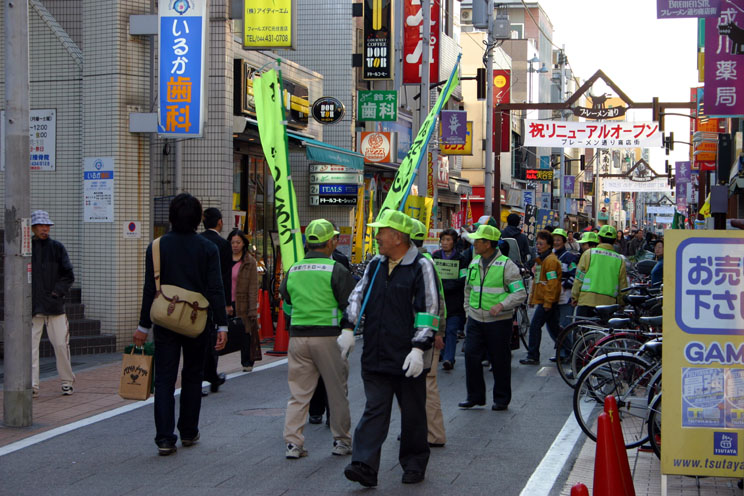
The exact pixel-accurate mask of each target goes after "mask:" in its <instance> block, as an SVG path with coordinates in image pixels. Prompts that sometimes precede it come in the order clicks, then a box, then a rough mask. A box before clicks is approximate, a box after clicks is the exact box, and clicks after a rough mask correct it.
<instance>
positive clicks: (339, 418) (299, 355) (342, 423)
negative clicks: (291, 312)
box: [284, 336, 351, 446]
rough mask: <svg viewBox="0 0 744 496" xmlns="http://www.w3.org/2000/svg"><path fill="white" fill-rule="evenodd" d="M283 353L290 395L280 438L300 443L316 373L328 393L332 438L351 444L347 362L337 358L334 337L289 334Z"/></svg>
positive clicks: (339, 356) (315, 383) (301, 444)
mask: <svg viewBox="0 0 744 496" xmlns="http://www.w3.org/2000/svg"><path fill="white" fill-rule="evenodd" d="M287 355H288V363H289V372H288V379H289V392H290V394H291V397H290V399H289V402H288V403H287V415H286V417H285V418H284V441H285V442H287V443H292V444H296V445H297V446H303V445H304V443H305V436H303V435H302V431H303V429H304V428H305V422H307V412H308V409H309V408H310V399H311V398H312V397H313V393H314V392H315V388H316V387H317V385H318V375H320V377H322V378H323V383H324V384H325V388H326V393H327V395H328V409H329V410H330V412H329V414H330V417H331V434H333V439H335V440H337V441H341V442H343V443H346V444H347V445H349V446H351V415H350V413H349V399H348V397H347V388H346V381H347V379H348V377H349V362H348V361H347V360H344V359H343V358H341V351H340V350H339V349H338V344H336V337H335V336H321V337H291V338H289V350H288V352H287Z"/></svg>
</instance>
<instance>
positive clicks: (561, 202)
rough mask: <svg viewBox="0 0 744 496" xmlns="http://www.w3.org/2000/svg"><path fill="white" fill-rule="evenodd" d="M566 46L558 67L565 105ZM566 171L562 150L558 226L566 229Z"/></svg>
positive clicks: (561, 53) (562, 117)
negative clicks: (564, 177)
mask: <svg viewBox="0 0 744 496" xmlns="http://www.w3.org/2000/svg"><path fill="white" fill-rule="evenodd" d="M565 49H566V45H563V46H562V47H561V51H560V52H558V67H559V68H560V71H561V95H560V102H561V103H563V101H564V100H565V96H566V54H565ZM564 112H565V111H564V110H561V120H562V121H564V120H566V115H565V114H564ZM565 171H566V153H565V151H564V150H563V149H561V164H560V170H559V171H558V191H559V193H558V195H559V196H558V225H559V226H561V227H562V228H565V227H566V224H565V216H566V203H565V198H564V194H563V193H564V184H563V176H564V174H565Z"/></svg>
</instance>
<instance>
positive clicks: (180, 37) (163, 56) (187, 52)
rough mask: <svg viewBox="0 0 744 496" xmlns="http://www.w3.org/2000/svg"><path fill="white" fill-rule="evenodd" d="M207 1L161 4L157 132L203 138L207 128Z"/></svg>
mask: <svg viewBox="0 0 744 496" xmlns="http://www.w3.org/2000/svg"><path fill="white" fill-rule="evenodd" d="M208 10H209V9H208V7H207V0H191V1H189V2H167V1H161V2H159V6H158V54H159V56H158V59H159V61H160V62H159V65H158V81H159V91H158V134H160V135H161V136H171V137H173V136H188V137H192V138H193V137H201V136H202V134H203V131H204V129H203V128H204V114H205V101H206V99H205V97H204V88H205V75H206V70H205V67H204V57H205V49H206V34H205V32H206V26H207V24H206V19H207V13H208Z"/></svg>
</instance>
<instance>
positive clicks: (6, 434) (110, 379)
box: [0, 350, 744, 496]
mask: <svg viewBox="0 0 744 496" xmlns="http://www.w3.org/2000/svg"><path fill="white" fill-rule="evenodd" d="M264 351H266V350H264ZM109 357H110V360H112V362H111V363H101V364H97V365H94V366H93V367H90V368H86V369H84V370H80V371H76V381H75V394H74V395H72V396H63V395H61V392H60V390H59V387H60V382H59V379H58V378H57V377H56V375H53V376H51V377H47V378H44V379H42V381H41V395H40V397H39V398H37V399H35V400H34V405H33V408H34V424H33V425H32V426H31V427H27V428H20V429H16V428H8V427H4V426H1V425H0V447H3V446H6V445H9V444H11V443H14V442H16V441H20V440H22V439H25V438H28V437H31V436H34V435H37V434H41V433H43V432H45V431H49V430H51V429H54V428H57V427H61V426H64V425H67V424H71V423H73V422H75V421H78V420H81V419H85V418H88V417H92V416H94V415H97V414H100V413H104V412H107V411H110V410H113V409H116V408H119V407H122V406H125V405H128V404H131V403H135V402H134V401H130V400H123V399H121V398H120V397H119V395H118V387H119V373H120V370H121V363H120V361H119V360H120V355H109ZM282 358H283V357H271V356H268V355H264V358H263V360H262V361H261V362H257V363H256V365H257V366H260V365H266V364H269V363H272V362H275V361H277V360H281V359H282ZM93 361H94V362H95V360H93ZM219 371H220V372H225V373H227V374H230V373H234V372H240V371H242V367H241V365H240V354H239V353H233V354H230V355H226V356H224V357H221V358H220V361H219ZM177 387H178V386H177ZM567 393H568V391H567ZM1 404H2V396H1V395H0V405H1ZM582 442H583V446H582V447H581V449H580V450H579V454H578V457H577V458H576V460H575V461H574V463H573V466H571V467H564V472H569V473H568V478H567V479H566V481H565V483H564V484H563V485H562V487H553V489H552V491H551V494H560V495H561V496H564V495H565V496H567V495H569V494H570V492H571V487H572V486H573V485H574V484H576V483H578V482H582V483H584V484H586V486H587V487H588V488H589V490H590V494H591V489H592V483H593V478H594V450H595V446H596V445H595V443H594V442H592V441H590V440H588V439H587V438H586V437H585V436H583V435H582V436H581V438H580V440H579V444H580V443H582ZM576 449H578V448H576ZM576 449H575V451H576ZM628 457H629V460H630V465H631V471H632V473H633V480H634V484H635V490H636V495H638V496H658V495H660V494H661V475H660V468H659V461H658V459H657V458H656V456H655V455H654V454H653V453H649V452H643V451H640V450H631V451H629V452H628ZM566 462H567V463H570V460H566ZM736 483H737V481H736V480H735V479H721V478H715V477H709V478H702V479H695V478H691V477H681V476H669V477H668V479H667V487H668V494H669V495H679V496H688V495H689V496H693V495H698V496H714V495H715V496H719V495H720V496H722V495H725V496H742V495H743V494H744V493H743V492H742V490H740V489H738V488H737V485H736ZM463 489H464V488H463ZM525 496H533V495H525ZM537 496H539V495H537Z"/></svg>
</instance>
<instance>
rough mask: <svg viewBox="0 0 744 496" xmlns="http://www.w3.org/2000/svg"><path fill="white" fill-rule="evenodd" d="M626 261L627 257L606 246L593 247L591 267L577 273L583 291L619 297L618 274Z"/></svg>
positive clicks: (590, 260)
mask: <svg viewBox="0 0 744 496" xmlns="http://www.w3.org/2000/svg"><path fill="white" fill-rule="evenodd" d="M624 263H625V257H623V256H622V255H620V254H619V253H615V252H614V251H610V250H605V249H604V248H592V249H591V251H590V255H589V268H588V269H587V271H586V273H585V274H576V277H577V279H579V280H580V281H582V285H581V291H582V292H584V291H588V292H590V293H597V294H601V295H605V296H611V297H613V298H617V293H618V288H619V285H618V274H619V273H620V268H621V267H622V265H623V264H624Z"/></svg>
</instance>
